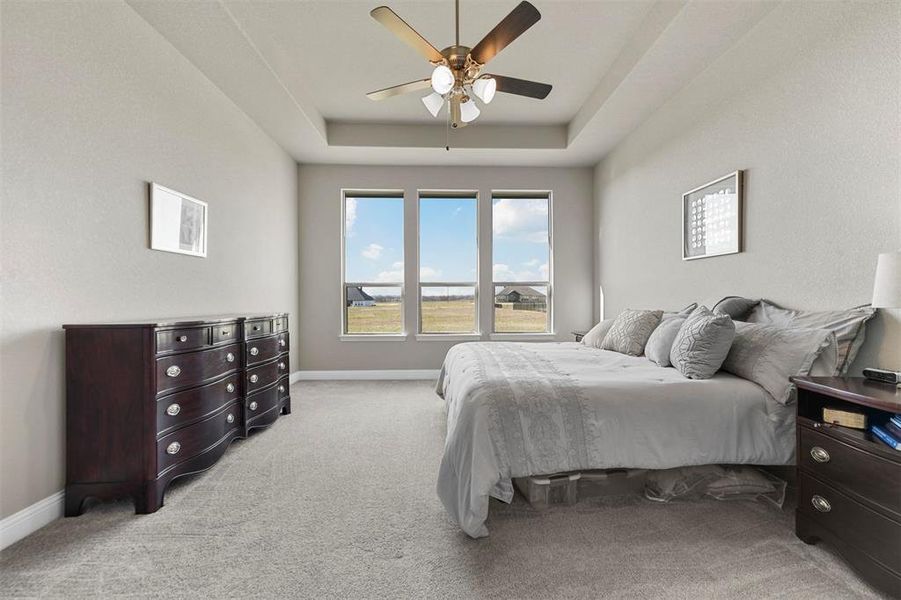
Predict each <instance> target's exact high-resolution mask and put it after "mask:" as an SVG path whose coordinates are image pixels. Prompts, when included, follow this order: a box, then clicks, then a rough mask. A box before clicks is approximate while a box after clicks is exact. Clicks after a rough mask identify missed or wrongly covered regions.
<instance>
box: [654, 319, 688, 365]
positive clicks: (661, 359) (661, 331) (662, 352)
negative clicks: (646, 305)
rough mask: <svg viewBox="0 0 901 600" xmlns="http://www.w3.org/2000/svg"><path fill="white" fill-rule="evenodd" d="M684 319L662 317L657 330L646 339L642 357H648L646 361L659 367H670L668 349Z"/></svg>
mask: <svg viewBox="0 0 901 600" xmlns="http://www.w3.org/2000/svg"><path fill="white" fill-rule="evenodd" d="M685 319H686V317H682V316H679V315H674V316H671V317H666V316H664V317H663V320H662V321H660V325H658V326H657V329H655V330H654V332H653V333H652V334H651V337H649V338H648V343H647V344H645V347H644V355H645V356H647V357H648V360H650V361H651V362H653V363H656V364H657V366H660V367H670V366H672V364H673V363H671V362H670V359H669V353H670V348H672V347H673V342H674V341H675V339H676V335H677V334H678V333H679V329H680V328H681V327H682V323H684V322H685Z"/></svg>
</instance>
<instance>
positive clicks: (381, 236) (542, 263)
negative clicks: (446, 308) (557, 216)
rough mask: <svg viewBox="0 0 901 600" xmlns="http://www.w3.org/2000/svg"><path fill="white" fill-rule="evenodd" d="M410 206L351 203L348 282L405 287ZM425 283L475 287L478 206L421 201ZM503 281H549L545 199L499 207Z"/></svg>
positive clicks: (496, 226)
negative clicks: (405, 222) (406, 220)
mask: <svg viewBox="0 0 901 600" xmlns="http://www.w3.org/2000/svg"><path fill="white" fill-rule="evenodd" d="M403 212H404V211H403V200H402V199H400V198H359V199H354V198H348V199H347V205H346V206H345V251H346V258H345V264H346V274H345V280H346V281H366V282H385V283H402V282H403V261H404V255H403V246H404V242H403V231H404V227H403V218H404V215H403ZM419 215H420V244H421V245H420V279H421V280H422V281H424V282H435V283H438V282H443V281H475V279H476V273H477V270H476V269H477V265H478V249H477V242H476V200H475V199H473V198H423V199H421V200H420V208H419ZM492 224H493V250H494V256H493V257H492V260H493V272H494V280H495V281H530V280H532V281H535V280H537V281H542V280H546V279H547V277H548V275H547V271H548V261H549V247H548V242H547V226H548V205H547V200H543V199H539V200H533V199H502V198H501V199H499V198H496V199H494V200H493V201H492Z"/></svg>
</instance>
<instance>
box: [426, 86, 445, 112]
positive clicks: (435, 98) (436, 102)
mask: <svg viewBox="0 0 901 600" xmlns="http://www.w3.org/2000/svg"><path fill="white" fill-rule="evenodd" d="M422 103H423V104H425V107H426V108H427V109H429V112H430V113H432V116H433V117H437V116H438V113H439V112H441V107H442V106H444V96H442V95H440V94H436V93H435V92H432V93H431V94H429V95H428V96H423V98H422Z"/></svg>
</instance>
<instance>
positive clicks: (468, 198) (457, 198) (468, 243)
mask: <svg viewBox="0 0 901 600" xmlns="http://www.w3.org/2000/svg"><path fill="white" fill-rule="evenodd" d="M478 270H479V246H478V199H477V198H476V196H475V194H474V193H472V192H469V193H460V192H457V193H453V194H446V193H442V194H434V193H422V194H421V195H420V198H419V332H420V333H425V334H430V333H434V334H442V333H476V332H478V330H479V318H478V280H479V277H478Z"/></svg>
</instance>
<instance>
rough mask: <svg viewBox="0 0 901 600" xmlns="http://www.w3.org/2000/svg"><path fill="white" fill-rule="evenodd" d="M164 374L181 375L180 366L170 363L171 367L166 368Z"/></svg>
mask: <svg viewBox="0 0 901 600" xmlns="http://www.w3.org/2000/svg"><path fill="white" fill-rule="evenodd" d="M166 375H167V376H168V377H178V376H179V375H181V367H179V366H178V365H172V366H171V367H169V368H168V369H166Z"/></svg>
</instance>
